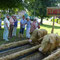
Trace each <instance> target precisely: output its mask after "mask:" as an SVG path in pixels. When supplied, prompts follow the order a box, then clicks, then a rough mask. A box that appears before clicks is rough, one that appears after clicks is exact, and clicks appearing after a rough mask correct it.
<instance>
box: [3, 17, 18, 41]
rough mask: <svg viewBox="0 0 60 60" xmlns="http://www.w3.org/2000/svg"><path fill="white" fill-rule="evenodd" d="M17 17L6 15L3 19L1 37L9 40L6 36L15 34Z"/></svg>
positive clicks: (9, 36)
mask: <svg viewBox="0 0 60 60" xmlns="http://www.w3.org/2000/svg"><path fill="white" fill-rule="evenodd" d="M17 22H18V21H17V19H16V16H11V17H9V16H6V18H5V19H4V32H3V39H4V40H6V41H9V40H8V38H11V37H12V36H16V28H17Z"/></svg>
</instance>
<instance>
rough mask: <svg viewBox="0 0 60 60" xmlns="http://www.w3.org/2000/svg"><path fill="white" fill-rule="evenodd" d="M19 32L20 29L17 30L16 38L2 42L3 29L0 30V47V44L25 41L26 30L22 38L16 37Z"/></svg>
mask: <svg viewBox="0 0 60 60" xmlns="http://www.w3.org/2000/svg"><path fill="white" fill-rule="evenodd" d="M19 31H20V29H18V28H17V32H16V37H12V38H9V41H8V42H7V41H5V40H3V32H4V29H3V28H2V29H1V30H0V45H1V44H6V43H10V42H15V41H22V40H25V39H26V30H25V31H24V37H23V38H20V37H18V35H19Z"/></svg>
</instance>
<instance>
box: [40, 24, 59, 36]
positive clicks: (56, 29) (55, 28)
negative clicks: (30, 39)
mask: <svg viewBox="0 0 60 60" xmlns="http://www.w3.org/2000/svg"><path fill="white" fill-rule="evenodd" d="M41 28H42V29H46V30H47V31H48V33H51V30H52V25H46V24H43V25H41ZM54 33H58V34H59V35H60V26H55V27H54Z"/></svg>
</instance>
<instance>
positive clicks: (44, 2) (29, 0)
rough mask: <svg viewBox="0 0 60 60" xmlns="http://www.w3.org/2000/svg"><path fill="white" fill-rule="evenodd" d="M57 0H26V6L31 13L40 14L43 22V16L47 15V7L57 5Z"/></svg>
mask: <svg viewBox="0 0 60 60" xmlns="http://www.w3.org/2000/svg"><path fill="white" fill-rule="evenodd" d="M56 3H57V0H25V2H24V4H25V7H26V8H27V9H28V10H29V12H31V15H35V16H40V17H41V24H42V21H43V17H46V16H47V14H46V12H47V7H52V6H56Z"/></svg>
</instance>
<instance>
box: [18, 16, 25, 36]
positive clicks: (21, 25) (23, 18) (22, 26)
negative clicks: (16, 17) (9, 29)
mask: <svg viewBox="0 0 60 60" xmlns="http://www.w3.org/2000/svg"><path fill="white" fill-rule="evenodd" d="M25 24H26V19H25V16H23V17H22V19H21V21H20V32H19V37H23V34H24V30H25Z"/></svg>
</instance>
